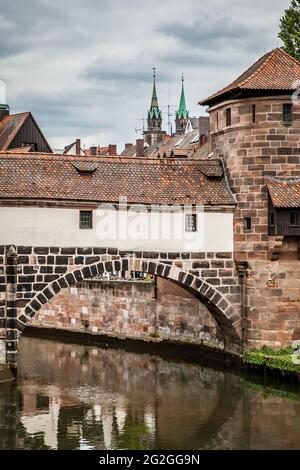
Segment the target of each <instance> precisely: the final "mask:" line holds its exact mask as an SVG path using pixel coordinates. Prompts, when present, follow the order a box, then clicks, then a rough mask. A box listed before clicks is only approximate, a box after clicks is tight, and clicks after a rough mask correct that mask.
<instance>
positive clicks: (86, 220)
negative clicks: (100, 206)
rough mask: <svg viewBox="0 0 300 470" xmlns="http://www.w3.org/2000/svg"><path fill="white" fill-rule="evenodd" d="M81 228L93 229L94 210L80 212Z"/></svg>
mask: <svg viewBox="0 0 300 470" xmlns="http://www.w3.org/2000/svg"><path fill="white" fill-rule="evenodd" d="M79 228H80V229H92V228H93V211H80V212H79Z"/></svg>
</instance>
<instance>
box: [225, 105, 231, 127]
mask: <svg viewBox="0 0 300 470" xmlns="http://www.w3.org/2000/svg"><path fill="white" fill-rule="evenodd" d="M229 126H231V108H227V109H226V127H229Z"/></svg>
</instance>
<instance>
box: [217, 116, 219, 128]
mask: <svg viewBox="0 0 300 470" xmlns="http://www.w3.org/2000/svg"><path fill="white" fill-rule="evenodd" d="M218 130H219V113H218V111H217V131H218Z"/></svg>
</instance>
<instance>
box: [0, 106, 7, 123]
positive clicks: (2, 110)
mask: <svg viewBox="0 0 300 470" xmlns="http://www.w3.org/2000/svg"><path fill="white" fill-rule="evenodd" d="M8 115H9V106H8V104H0V121H2V119H3V118H4V116H8Z"/></svg>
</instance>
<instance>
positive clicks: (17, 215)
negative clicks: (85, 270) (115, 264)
mask: <svg viewBox="0 0 300 470" xmlns="http://www.w3.org/2000/svg"><path fill="white" fill-rule="evenodd" d="M197 218H198V230H197V232H194V233H186V232H185V230H184V220H185V218H184V214H183V213H182V212H174V213H169V212H154V213H153V212H152V213H149V212H146V211H145V210H144V211H137V210H130V211H128V212H127V211H116V210H113V209H97V210H95V211H93V229H91V230H80V229H79V210H78V209H56V208H48V207H47V208H40V207H1V208H0V245H8V244H15V245H30V246H58V247H71V246H82V247H84V246H99V247H101V246H103V247H104V246H105V247H116V248H120V249H125V250H126V249H128V250H149V251H151V250H153V251H233V214H230V213H217V212H215V213H214V212H202V211H199V212H198V214H197Z"/></svg>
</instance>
